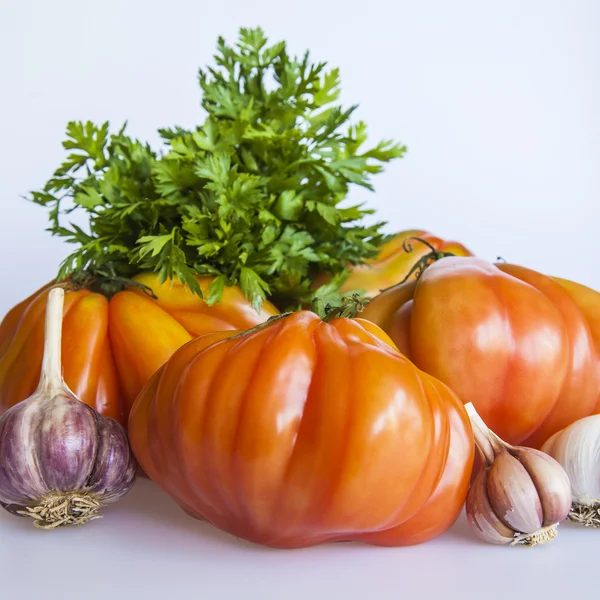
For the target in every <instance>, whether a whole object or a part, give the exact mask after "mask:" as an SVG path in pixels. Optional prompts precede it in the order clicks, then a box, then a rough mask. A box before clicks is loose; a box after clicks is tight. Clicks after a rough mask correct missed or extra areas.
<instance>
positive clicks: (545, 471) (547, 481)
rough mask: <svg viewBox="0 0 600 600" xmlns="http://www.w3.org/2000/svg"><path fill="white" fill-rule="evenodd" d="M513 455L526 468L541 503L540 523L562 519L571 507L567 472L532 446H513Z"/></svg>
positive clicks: (545, 523)
mask: <svg viewBox="0 0 600 600" xmlns="http://www.w3.org/2000/svg"><path fill="white" fill-rule="evenodd" d="M512 453H513V454H514V456H515V457H516V458H517V459H518V460H519V461H520V462H521V464H522V465H523V466H524V467H525V469H526V470H527V473H528V474H529V477H531V480H532V481H533V484H534V486H535V488H536V490H537V493H538V496H539V498H540V502H541V505H542V513H543V515H544V520H543V523H542V525H543V526H544V527H545V526H548V525H552V524H553V523H559V522H560V521H564V520H565V519H566V518H567V515H568V514H569V509H570V508H571V484H570V482H569V477H568V476H567V472H566V471H565V470H564V469H562V468H558V467H557V464H556V461H555V460H554V459H553V458H552V457H550V456H548V455H547V454H544V453H543V452H540V451H539V450H534V449H533V448H514V449H513V450H512Z"/></svg>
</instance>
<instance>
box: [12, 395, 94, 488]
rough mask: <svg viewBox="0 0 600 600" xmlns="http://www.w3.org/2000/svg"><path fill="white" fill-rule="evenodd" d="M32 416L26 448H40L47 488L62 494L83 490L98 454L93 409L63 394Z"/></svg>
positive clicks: (43, 477)
mask: <svg viewBox="0 0 600 600" xmlns="http://www.w3.org/2000/svg"><path fill="white" fill-rule="evenodd" d="M33 417H34V418H33V419H32V423H31V425H30V428H29V431H30V439H29V440H28V441H27V444H26V445H25V446H24V448H27V447H29V448H34V447H35V448H39V449H40V450H39V452H38V455H39V460H38V468H39V469H40V472H41V475H42V479H43V480H44V482H45V483H46V486H47V487H49V488H50V489H52V490H56V491H60V492H63V491H69V490H72V489H82V488H83V487H84V486H85V484H86V481H87V479H88V477H89V476H90V473H91V471H92V468H93V465H94V457H95V456H96V453H97V451H98V439H97V436H96V416H95V414H94V411H93V409H92V408H91V407H89V406H87V405H86V404H84V403H83V402H80V401H79V400H77V398H75V397H71V396H68V395H67V394H65V393H62V394H60V395H58V396H55V397H54V399H53V401H52V402H51V403H48V404H44V405H43V407H41V408H40V410H38V411H36V412H35V413H34V415H33ZM21 444H22V440H21Z"/></svg>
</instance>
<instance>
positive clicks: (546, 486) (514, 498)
mask: <svg viewBox="0 0 600 600" xmlns="http://www.w3.org/2000/svg"><path fill="white" fill-rule="evenodd" d="M465 408H466V410H467V414H468V415H469V418H470V419H471V425H472V428H473V436H474V438H475V444H476V446H477V448H478V450H479V453H480V455H481V458H482V468H481V470H480V471H479V473H477V475H476V477H475V478H474V480H473V482H472V484H471V487H470V488H469V493H468V494H467V500H466V505H465V510H466V515H467V522H468V523H469V526H470V527H471V529H472V530H473V531H474V532H475V534H476V535H477V536H478V537H479V538H480V539H482V540H484V541H486V542H488V543H490V544H510V545H513V546H514V545H523V546H530V547H531V546H538V545H540V544H545V543H546V542H549V541H551V540H553V539H554V538H555V537H556V535H557V532H558V524H559V523H560V522H561V521H564V520H565V519H566V518H567V515H568V513H569V509H570V506H571V488H570V483H569V478H568V477H567V473H566V471H565V470H564V469H563V467H562V466H561V465H560V464H559V463H558V462H557V461H556V460H554V459H553V458H552V457H550V456H548V455H547V454H545V453H543V452H540V451H539V450H534V449H532V448H524V447H518V446H511V445H510V444H507V443H506V442H504V441H503V440H502V439H500V438H499V437H498V436H497V435H496V434H495V433H494V432H493V431H491V430H490V429H489V428H488V427H487V426H486V424H485V423H484V422H483V420H482V419H481V417H480V416H479V414H477V411H476V410H475V407H474V406H473V405H472V404H471V403H469V404H466V405H465Z"/></svg>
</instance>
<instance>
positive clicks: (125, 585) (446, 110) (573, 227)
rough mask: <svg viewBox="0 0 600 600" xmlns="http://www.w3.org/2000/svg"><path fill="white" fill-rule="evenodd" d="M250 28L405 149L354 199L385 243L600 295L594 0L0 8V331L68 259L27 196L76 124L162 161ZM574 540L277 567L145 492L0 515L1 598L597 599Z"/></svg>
mask: <svg viewBox="0 0 600 600" xmlns="http://www.w3.org/2000/svg"><path fill="white" fill-rule="evenodd" d="M255 25H261V26H262V27H263V28H264V29H265V30H266V32H267V34H268V35H269V37H270V39H271V40H272V41H276V40H280V39H285V40H287V41H288V42H289V46H290V48H291V49H292V51H294V52H295V53H301V52H303V51H304V50H305V49H306V48H309V49H310V50H311V52H312V55H313V58H314V59H315V60H327V61H328V62H329V63H330V65H331V66H339V67H340V68H341V75H342V82H343V96H342V100H343V102H344V103H345V104H347V105H348V104H354V103H359V104H360V108H359V110H358V111H357V117H358V118H362V119H364V120H366V121H367V123H368V124H369V126H370V131H371V135H372V139H373V140H374V141H375V140H378V139H379V138H393V139H396V140H398V141H400V142H402V143H405V144H406V145H407V146H408V148H409V151H408V154H407V155H406V157H405V158H404V159H402V160H400V161H396V162H395V163H392V164H391V165H390V166H389V168H388V169H387V171H386V173H385V174H383V175H380V176H378V177H376V179H375V186H376V193H375V194H371V193H369V192H363V191H357V192H356V193H354V198H355V199H362V200H366V201H368V202H369V203H371V204H372V205H373V206H374V207H376V208H377V209H378V211H379V217H380V218H383V219H386V220H388V221H389V222H390V224H389V229H390V230H396V229H405V228H412V227H420V228H426V229H429V230H431V231H433V232H435V233H437V234H438V235H442V236H447V237H452V238H457V239H460V240H461V241H463V242H464V243H465V244H466V245H468V246H469V247H470V248H471V249H472V250H473V251H475V252H476V253H477V254H479V255H481V256H483V257H485V258H488V259H491V260H494V259H495V258H496V257H497V256H499V255H500V256H502V257H503V258H505V259H507V260H510V261H512V262H519V263H522V264H525V265H527V266H530V267H532V268H535V269H538V270H541V271H544V272H547V273H550V274H554V275H560V276H565V277H568V278H571V279H574V280H576V281H579V282H581V283H584V284H586V285H589V286H592V287H596V288H600V270H599V269H598V255H599V254H600V237H599V236H598V222H599V219H600V202H599V193H600V109H599V108H598V107H599V106H600V2H598V1H597V0H562V1H557V0H518V1H517V0H505V1H504V2H481V1H480V0H473V1H470V2H469V1H467V0H454V1H452V2H445V1H443V0H438V1H431V0H429V1H427V0H426V1H423V0H420V1H418V2H417V1H416V0H388V1H383V0H379V1H378V0H369V1H367V2H365V1H360V2H358V1H350V0H346V1H337V0H336V1H333V0H303V1H296V0H287V1H284V0H279V1H275V0H272V1H267V0H262V1H259V0H212V1H210V2H207V1H204V0H195V1H192V0H188V1H182V0H168V1H164V0H163V1H160V2H158V1H154V0H147V1H143V2H142V1H139V2H132V1H127V0H103V1H102V2H89V1H85V0H72V1H68V0H52V1H46V0H36V1H32V0H0V209H1V210H0V278H1V280H2V282H3V284H2V286H1V287H0V314H4V313H5V312H6V310H8V308H10V307H11V306H12V305H13V304H15V303H16V302H17V301H19V300H21V299H22V298H23V297H24V296H26V295H28V294H29V293H31V292H32V291H33V290H34V289H37V288H38V287H39V286H40V285H41V284H42V283H44V282H45V281H46V280H48V279H50V278H51V277H53V275H54V274H55V271H56V268H57V265H58V263H59V262H60V260H61V259H62V258H63V257H64V256H65V254H66V251H67V248H66V247H65V246H64V245H63V244H62V242H61V241H60V240H57V239H52V238H50V237H49V236H48V234H46V233H45V232H44V228H45V227H46V214H45V211H44V210H43V209H42V208H40V207H38V206H35V205H32V204H30V203H28V202H27V201H25V200H23V199H21V196H22V195H25V194H27V192H28V191H30V190H33V189H38V188H39V187H41V186H42V185H43V184H44V182H45V181H46V179H47V178H48V177H49V176H50V174H51V172H52V171H53V169H54V168H56V166H57V165H58V164H59V163H60V161H61V160H62V158H63V156H64V154H63V150H62V148H61V141H62V139H63V134H64V127H65V124H66V122H67V121H69V120H74V119H81V120H87V119H91V120H93V121H96V122H102V121H104V120H110V122H111V124H112V126H113V128H115V129H116V128H118V127H119V126H120V125H121V124H122V122H123V121H125V120H128V122H129V132H130V133H131V134H132V135H134V136H136V137H139V138H141V139H144V140H148V141H150V142H151V143H153V144H156V143H157V135H156V133H155V132H156V129H157V128H158V127H161V126H169V125H174V124H180V125H182V126H192V125H194V124H196V123H198V122H199V121H200V120H201V119H202V115H201V112H200V109H199V88H198V85H197V80H196V74H197V68H198V67H199V66H201V65H204V64H206V63H209V62H211V56H212V54H213V51H214V47H215V41H216V37H217V36H218V35H220V34H222V35H224V36H226V38H227V39H228V40H229V41H234V39H235V35H236V33H237V29H238V28H239V27H240V26H255ZM108 517H110V518H108ZM563 529H564V530H563V531H562V532H561V537H559V539H558V540H557V541H556V542H555V543H554V544H551V545H550V546H548V547H547V548H541V549H535V550H532V551H521V550H518V549H506V548H494V547H488V546H482V545H481V544H477V543H475V542H473V541H472V539H471V538H470V537H469V534H468V531H467V530H466V529H465V527H464V523H463V522H462V521H461V522H459V523H458V524H457V526H456V527H455V528H454V529H453V530H452V531H451V532H450V533H448V534H446V535H445V536H442V538H440V539H438V540H436V541H435V542H432V543H430V544H426V545H425V546H420V547H416V548H408V549H397V550H382V549H373V548H368V547H361V546H358V545H334V546H329V547H324V548H315V549H312V550H306V551H299V552H274V551H267V550H264V549H260V548H257V547H253V546H250V545H248V544H244V543H239V542H236V541H235V540H232V539H230V538H228V537H227V536H223V535H221V534H219V533H218V532H215V531H211V530H210V528H208V527H206V526H204V525H200V524H198V523H196V522H194V521H192V520H191V519H189V518H188V517H186V516H185V515H183V514H182V513H181V512H180V511H179V510H178V509H177V507H175V506H174V505H173V503H171V501H170V500H169V499H168V498H166V497H164V496H163V495H162V494H160V493H159V492H158V491H157V490H156V489H154V488H153V487H152V486H151V484H149V483H148V482H142V484H140V485H138V486H137V488H136V489H135V490H134V492H133V493H132V494H131V495H130V496H129V497H128V498H127V499H126V500H125V501H124V502H123V503H122V505H119V506H117V507H115V508H114V509H113V510H111V511H110V513H109V514H107V518H106V519H104V520H103V521H100V522H95V523H93V524H91V525H90V526H88V527H86V528H82V529H80V530H76V531H65V532H62V531H61V532H57V533H56V534H41V533H40V532H38V531H33V530H32V529H31V528H27V527H26V524H24V523H23V522H22V521H21V520H18V519H14V518H12V517H10V516H8V515H5V514H0V581H1V588H0V589H1V592H0V594H1V595H2V596H3V597H7V598H32V597H33V596H34V591H35V594H37V593H39V594H43V595H44V597H46V598H49V599H52V598H58V597H65V598H71V597H73V598H75V597H81V596H83V595H85V597H87V598H92V597H93V598H96V597H107V595H108V594H109V593H110V595H111V597H113V598H121V597H128V598H144V599H147V598H148V599H149V598H154V597H156V598H159V597H166V595H168V594H170V596H169V597H174V598H183V597H186V598H187V597H203V598H221V597H223V598H234V597H244V598H246V597H248V598H254V597H256V598H270V597H277V598H305V597H306V598H308V597H318V598H338V597H339V598H341V597H346V598H348V597H353V598H354V597H356V598H383V597H386V598H387V597H395V598H397V597H405V598H407V597H410V598H416V597H422V598H428V597H434V595H437V596H439V597H444V598H455V597H456V598H459V597H460V598H466V597H473V598H475V597H481V595H482V594H484V595H486V596H487V597H488V598H496V597H498V598H500V597H506V596H507V595H508V594H517V595H518V596H525V595H530V596H534V595H535V596H536V597H544V596H545V594H546V593H548V590H551V591H552V592H555V593H556V594H557V595H558V594H559V592H561V591H562V593H563V594H564V593H566V592H567V591H569V590H570V591H571V592H572V593H575V592H576V590H577V589H580V590H581V591H582V593H583V594H585V593H586V591H587V592H588V595H589V593H591V590H592V589H596V587H595V584H594V588H592V587H591V586H592V575H593V574H594V573H595V570H596V568H597V567H596V562H597V561H596V559H595V556H596V554H597V549H598V548H600V545H599V544H600V541H599V540H598V539H597V538H598V536H597V535H595V532H591V531H581V530H575V529H573V528H572V527H565V528H563ZM586 546H587V550H586ZM419 572H421V573H423V574H419ZM36 574H37V575H36ZM36 577H37V578H38V579H37V581H38V582H37V583H34V581H35V580H36ZM127 590H129V591H128V592H127ZM132 590H137V592H135V593H133V595H132ZM63 593H64V594H65V595H64V596H62V595H61V594H63ZM545 597H550V596H545Z"/></svg>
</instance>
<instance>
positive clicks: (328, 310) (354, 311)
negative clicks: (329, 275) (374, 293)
mask: <svg viewBox="0 0 600 600" xmlns="http://www.w3.org/2000/svg"><path fill="white" fill-rule="evenodd" d="M311 308H312V311H313V312H314V313H315V314H317V315H318V316H319V317H321V319H323V321H325V322H326V323H328V322H329V321H332V320H333V319H352V318H354V317H356V316H357V315H358V314H359V313H360V312H362V311H363V309H364V308H365V303H364V302H363V300H361V298H360V295H359V294H352V295H351V296H344V297H343V298H342V300H341V304H340V305H339V306H334V305H331V304H325V303H324V302H323V300H321V299H320V298H315V299H314V300H313V302H312V307H311Z"/></svg>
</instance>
